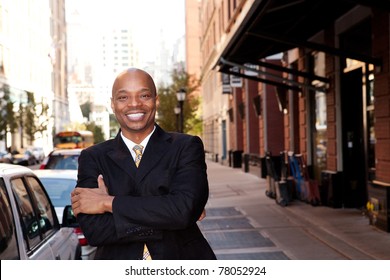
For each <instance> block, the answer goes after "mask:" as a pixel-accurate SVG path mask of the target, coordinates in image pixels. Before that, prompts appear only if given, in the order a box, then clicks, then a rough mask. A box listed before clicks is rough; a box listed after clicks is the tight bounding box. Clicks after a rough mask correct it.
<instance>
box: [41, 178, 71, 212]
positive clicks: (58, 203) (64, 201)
mask: <svg viewBox="0 0 390 280" xmlns="http://www.w3.org/2000/svg"><path fill="white" fill-rule="evenodd" d="M40 180H41V182H42V184H43V186H44V187H45V189H46V191H47V193H48V195H49V197H50V199H51V202H52V203H53V205H54V206H55V207H65V206H66V205H70V204H71V202H70V193H71V192H72V191H73V189H74V187H75V186H76V183H77V182H76V180H73V179H60V178H40Z"/></svg>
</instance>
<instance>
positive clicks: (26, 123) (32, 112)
mask: <svg viewBox="0 0 390 280" xmlns="http://www.w3.org/2000/svg"><path fill="white" fill-rule="evenodd" d="M36 106H37V104H36V103H35V97H34V93H32V92H29V91H27V104H25V105H23V104H22V103H20V104H19V124H20V127H21V128H22V129H23V130H24V132H25V133H26V136H27V139H28V140H29V141H30V142H32V141H34V140H35V132H36V131H37V127H36V125H35V116H36V115H37V114H36Z"/></svg>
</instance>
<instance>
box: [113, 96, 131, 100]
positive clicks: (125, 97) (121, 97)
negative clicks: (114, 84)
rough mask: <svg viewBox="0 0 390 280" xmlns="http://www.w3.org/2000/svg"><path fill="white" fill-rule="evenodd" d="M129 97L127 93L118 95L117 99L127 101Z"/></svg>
mask: <svg viewBox="0 0 390 280" xmlns="http://www.w3.org/2000/svg"><path fill="white" fill-rule="evenodd" d="M127 98H128V97H127V96H126V95H119V96H117V97H116V101H126V100H127Z"/></svg>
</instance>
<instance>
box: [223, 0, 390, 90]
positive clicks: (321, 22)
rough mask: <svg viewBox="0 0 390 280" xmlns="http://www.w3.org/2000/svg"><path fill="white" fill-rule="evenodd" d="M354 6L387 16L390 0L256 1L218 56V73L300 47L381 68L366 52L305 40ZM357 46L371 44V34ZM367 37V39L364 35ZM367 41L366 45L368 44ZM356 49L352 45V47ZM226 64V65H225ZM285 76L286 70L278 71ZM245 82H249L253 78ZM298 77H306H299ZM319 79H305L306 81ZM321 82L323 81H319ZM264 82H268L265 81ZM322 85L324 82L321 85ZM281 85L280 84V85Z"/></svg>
mask: <svg viewBox="0 0 390 280" xmlns="http://www.w3.org/2000/svg"><path fill="white" fill-rule="evenodd" d="M357 5H361V6H367V7H372V8H378V9H381V10H384V11H389V12H390V0H295V1H294V0H258V1H255V2H254V4H253V5H252V8H251V9H250V10H249V12H248V14H247V16H246V18H245V20H244V21H243V22H242V24H241V25H240V27H239V28H238V29H237V32H236V33H235V34H234V35H233V37H232V39H231V40H230V42H229V43H228V45H227V46H226V48H225V49H224V51H223V52H222V53H221V55H220V58H219V60H218V62H217V65H218V66H219V71H221V72H224V73H229V72H231V65H230V64H231V63H234V64H238V65H241V66H244V65H245V64H248V63H250V64H255V65H259V63H262V62H261V60H262V59H264V58H266V57H269V56H271V55H275V54H279V53H282V52H285V51H288V50H290V49H293V48H296V47H301V48H306V49H311V50H316V51H321V52H325V53H327V54H330V55H334V56H339V57H345V58H352V59H356V60H360V61H363V62H366V63H371V64H374V65H381V64H382V61H381V59H379V58H376V57H373V56H372V55H371V53H369V51H367V48H361V49H351V48H349V47H348V46H343V48H341V47H340V48H335V47H333V46H327V45H325V44H318V43H314V42H310V41H309V40H310V39H311V38H312V37H313V36H314V35H316V34H318V33H319V32H320V31H322V30H324V29H326V28H327V27H329V26H332V25H333V24H334V21H335V20H337V19H338V18H340V17H341V16H342V15H344V14H345V13H347V12H348V11H350V10H351V9H353V8H354V7H356V6H357ZM357 34H358V35H360V34H361V35H362V36H365V37H364V38H359V39H361V40H360V41H359V42H361V44H365V42H366V43H367V44H368V43H370V42H371V37H370V36H369V35H370V34H371V33H369V32H360V33H357ZM367 34H369V35H367ZM368 41H369V42H368ZM355 45H356V44H355ZM226 62H230V63H226ZM260 66H261V65H260ZM279 70H280V71H283V72H286V71H287V70H288V69H287V68H284V69H279ZM241 75H244V76H245V78H248V79H253V76H252V77H251V76H247V75H245V74H241ZM299 75H309V74H308V73H299ZM312 78H313V79H314V78H315V79H318V78H319V77H308V79H309V80H310V79H312ZM323 78H324V79H325V77H323ZM266 80H270V79H267V78H266ZM325 83H326V81H325ZM281 84H284V82H283V81H281Z"/></svg>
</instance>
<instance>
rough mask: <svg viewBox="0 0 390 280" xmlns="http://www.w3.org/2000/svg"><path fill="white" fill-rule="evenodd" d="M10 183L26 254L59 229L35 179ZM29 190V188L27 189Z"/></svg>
mask: <svg viewBox="0 0 390 280" xmlns="http://www.w3.org/2000/svg"><path fill="white" fill-rule="evenodd" d="M26 181H27V182H28V185H26V182H25V181H24V180H23V179H22V178H16V179H13V180H12V181H11V186H12V190H13V192H14V195H15V200H16V202H17V205H18V207H19V215H20V221H21V227H22V230H23V237H24V243H25V245H26V246H25V247H26V249H27V254H31V252H32V251H33V250H34V249H35V248H37V247H38V246H39V245H40V244H41V242H42V240H43V239H45V238H46V237H47V236H49V235H50V234H51V233H52V232H53V231H54V229H55V228H58V227H59V224H58V222H57V219H56V216H55V213H54V211H53V208H52V207H51V204H50V200H49V198H48V196H47V195H46V192H45V191H44V189H43V187H42V186H41V184H40V183H39V182H38V181H37V179H36V178H35V177H27V178H26ZM28 186H29V187H30V188H29V187H28Z"/></svg>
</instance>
